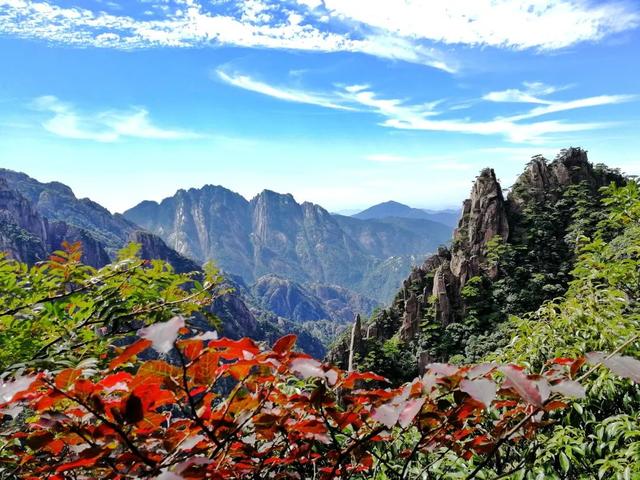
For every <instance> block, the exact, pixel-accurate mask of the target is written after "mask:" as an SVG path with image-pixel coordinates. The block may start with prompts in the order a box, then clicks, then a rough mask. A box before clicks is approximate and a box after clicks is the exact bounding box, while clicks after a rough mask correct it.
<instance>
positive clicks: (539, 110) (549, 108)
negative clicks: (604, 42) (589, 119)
mask: <svg viewBox="0 0 640 480" xmlns="http://www.w3.org/2000/svg"><path fill="white" fill-rule="evenodd" d="M637 98H638V97H637V95H599V96H597V97H588V98H580V99H578V100H569V101H566V102H549V103H548V104H547V105H546V106H544V107H536V108H534V109H532V110H531V111H529V112H527V113H523V114H522V115H515V116H513V117H509V119H510V120H514V121H515V120H524V119H526V118H533V117H539V116H541V115H547V114H549V113H557V112H564V111H566V110H575V109H576V108H586V107H597V106H601V105H613V104H616V103H625V102H631V101H633V100H636V99H637Z"/></svg>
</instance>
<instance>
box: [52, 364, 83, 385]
mask: <svg viewBox="0 0 640 480" xmlns="http://www.w3.org/2000/svg"><path fill="white" fill-rule="evenodd" d="M81 373H82V370H76V369H74V368H67V369H65V370H62V371H61V372H60V373H59V374H58V375H56V381H55V384H56V387H58V388H59V389H60V390H67V389H68V388H69V387H71V386H72V385H73V384H74V383H75V381H76V380H77V379H78V378H79V377H80V374H81Z"/></svg>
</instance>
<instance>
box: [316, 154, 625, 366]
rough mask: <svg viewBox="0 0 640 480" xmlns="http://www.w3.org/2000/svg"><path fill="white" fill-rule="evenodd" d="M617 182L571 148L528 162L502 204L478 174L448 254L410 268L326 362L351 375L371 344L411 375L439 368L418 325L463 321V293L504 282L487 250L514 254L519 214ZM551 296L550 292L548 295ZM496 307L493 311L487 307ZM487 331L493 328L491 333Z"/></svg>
mask: <svg viewBox="0 0 640 480" xmlns="http://www.w3.org/2000/svg"><path fill="white" fill-rule="evenodd" d="M622 181H623V177H622V176H621V175H620V174H619V173H618V172H617V171H614V170H610V169H607V168H606V167H604V166H602V165H596V166H594V165H592V164H591V163H589V161H588V159H587V153H586V152H585V151H584V150H582V149H579V148H569V149H566V150H563V151H562V152H561V153H560V154H559V155H558V157H556V159H555V160H554V161H552V162H549V161H547V160H546V159H544V158H543V157H541V156H536V157H533V158H532V160H531V161H530V162H529V164H528V165H527V167H526V169H525V171H524V173H523V174H522V175H520V177H519V178H518V179H517V180H516V182H515V184H514V185H513V187H512V188H511V189H510V192H509V194H508V196H507V198H505V197H504V196H503V189H502V187H501V185H500V183H499V182H498V180H497V179H496V175H495V172H494V171H493V170H492V169H490V168H486V169H484V170H482V171H481V172H480V175H479V176H478V177H477V178H476V181H475V183H474V185H473V188H472V190H471V194H470V197H469V198H468V199H467V200H465V201H464V203H463V208H462V217H461V219H460V221H459V224H458V227H457V228H456V230H455V231H454V234H453V241H452V244H451V248H445V247H441V248H440V249H438V252H437V253H436V254H435V255H432V256H430V257H429V258H427V259H426V260H425V261H424V263H423V264H422V265H421V266H419V267H416V268H414V269H413V270H412V272H411V274H410V275H409V277H408V278H406V279H405V281H404V282H403V286H402V288H401V289H400V291H399V292H398V293H397V294H396V296H395V298H394V300H393V302H392V304H391V306H390V307H389V308H386V309H384V310H382V311H380V312H378V313H377V314H376V315H375V316H374V317H373V318H371V319H370V321H368V322H366V321H361V320H360V319H358V320H357V321H356V322H355V323H354V324H353V326H352V328H351V329H350V332H349V333H350V334H349V335H344V336H343V337H341V338H340V339H339V340H338V341H337V342H336V343H335V344H334V346H333V348H332V350H331V351H330V353H329V357H330V359H331V360H332V361H334V362H336V363H338V364H341V365H343V366H345V367H346V366H349V365H350V366H351V367H353V368H355V367H356V363H357V362H356V361H354V358H359V359H362V358H364V357H365V356H366V355H367V353H368V352H369V351H370V349H371V348H372V346H373V345H374V344H376V342H377V343H380V342H385V341H387V340H389V339H391V338H394V337H395V338H398V339H399V340H400V341H401V342H402V343H403V344H405V345H406V346H407V347H406V348H408V349H410V350H411V351H412V352H413V355H414V359H415V365H416V367H420V366H421V365H424V364H425V363H427V362H430V361H434V360H446V358H434V356H433V355H432V354H430V353H429V346H430V345H428V342H429V340H425V338H423V336H422V333H421V329H422V328H423V325H424V324H425V322H427V323H430V324H435V325H437V326H439V327H441V328H443V329H446V328H447V327H448V326H449V325H451V324H457V323H459V322H462V321H464V319H465V318H466V317H467V316H468V314H469V310H470V308H471V307H472V305H471V304H470V300H469V299H468V296H467V295H465V292H464V289H465V286H467V285H468V284H470V280H471V279H481V280H482V281H484V282H487V284H488V285H492V284H496V282H499V281H500V280H501V279H502V278H503V276H504V275H506V274H505V273H503V272H501V270H500V268H499V267H498V265H499V261H498V262H496V261H495V260H494V259H492V260H490V259H489V258H488V254H489V250H490V249H491V248H495V245H494V246H493V247H491V248H490V244H491V243H493V244H496V243H497V244H498V245H505V246H506V247H509V248H513V249H515V250H517V249H518V248H521V247H523V246H525V245H526V242H527V241H530V240H531V231H530V230H529V229H530V228H531V226H530V225H529V224H528V223H527V217H526V214H525V210H527V209H528V208H530V207H531V205H532V204H535V205H538V206H539V207H540V208H546V207H545V206H548V205H554V204H558V205H559V204H560V203H561V201H562V198H563V195H564V193H565V192H566V191H567V190H568V189H569V188H572V187H577V186H580V187H582V188H584V190H585V191H586V192H587V195H589V196H590V197H591V198H593V199H595V200H594V201H596V202H597V198H598V195H599V194H598V189H599V188H600V187H602V186H605V185H608V184H609V183H611V182H617V183H621V182H622ZM559 228H560V229H561V233H560V235H561V237H563V236H566V234H567V230H568V223H567V224H566V225H562V226H560V227H559ZM563 229H564V230H563ZM550 248H553V246H551V247H550ZM552 268H553V267H552ZM557 269H560V266H558V267H557ZM552 273H556V274H557V273H558V272H552ZM558 277H561V275H558ZM477 283H478V282H476V283H474V286H475V284H477ZM559 288H561V287H559ZM557 293H558V292H557V291H553V290H551V289H550V295H555V294H557ZM541 300H544V299H541ZM496 306H498V307H499V305H494V306H493V307H494V308H496ZM504 313H505V312H499V314H504ZM487 328H488V329H491V328H495V325H493V326H491V325H489V326H487ZM425 342H426V344H425Z"/></svg>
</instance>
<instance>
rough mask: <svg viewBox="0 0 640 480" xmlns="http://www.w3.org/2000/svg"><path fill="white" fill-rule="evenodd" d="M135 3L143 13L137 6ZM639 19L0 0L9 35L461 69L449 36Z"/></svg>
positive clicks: (505, 0)
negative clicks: (350, 56)
mask: <svg viewBox="0 0 640 480" xmlns="http://www.w3.org/2000/svg"><path fill="white" fill-rule="evenodd" d="M116 7H118V8H116ZM129 7H133V8H132V9H131V10H130V9H129ZM105 9H106V10H107V11H105ZM136 9H143V14H138V15H136V14H134V13H133V12H135V10H136ZM504 19H509V21H504ZM639 23H640V14H639V13H638V8H637V6H634V5H633V4H632V3H628V2H623V1H617V2H608V3H606V4H601V5H596V4H591V3H588V2H584V1H582V0H451V1H449V2H446V3H445V2H429V1H424V2H417V1H410V0H386V1H384V2H372V1H371V0H349V1H344V0H324V2H322V1H319V0H297V2H296V1H292V2H282V1H280V0H239V1H235V2H226V3H225V5H224V7H223V6H221V2H204V1H202V0H166V1H163V2H149V1H148V0H137V1H132V2H127V9H124V8H120V7H119V6H117V5H115V6H114V5H112V3H111V2H103V3H99V4H97V6H96V7H95V8H93V9H90V8H80V7H69V6H62V5H61V4H60V3H58V2H57V1H35V0H0V34H2V35H5V36H12V37H19V38H37V39H42V40H45V41H48V42H55V43H60V44H67V45H74V46H82V47H87V46H93V47H101V48H117V49H140V48H150V47H153V48H156V47H164V48H184V47H193V46H199V47H201V46H220V45H233V46H241V47H250V48H269V49H284V50H299V51H309V52H353V53H361V54H366V55H371V56H375V57H379V58H384V59H390V60H399V61H405V62H411V63H417V64H423V65H428V66H431V67H433V68H437V69H440V70H444V71H446V72H455V71H456V70H457V69H458V68H459V66H458V65H457V62H456V61H455V60H454V59H453V58H452V55H451V54H449V53H443V51H442V48H441V47H446V46H448V45H465V46H492V47H498V48H509V49H519V50H522V49H529V48H533V49H538V50H556V49H560V48H565V47H568V46H571V45H575V44H576V43H580V42H585V41H598V40H601V39H602V38H604V37H606V36H608V35H612V34H615V33H618V32H623V31H627V30H630V29H633V28H636V27H637V26H638V24H639ZM541 32H544V34H541Z"/></svg>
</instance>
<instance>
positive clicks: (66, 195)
mask: <svg viewBox="0 0 640 480" xmlns="http://www.w3.org/2000/svg"><path fill="white" fill-rule="evenodd" d="M0 178H2V179H4V180H5V182H6V183H7V185H8V186H9V188H11V189H12V190H14V191H17V192H20V194H21V195H22V196H23V197H24V198H26V199H27V200H28V201H29V202H30V204H31V205H32V207H33V208H34V209H35V210H36V211H37V212H38V213H39V214H40V215H41V216H42V217H44V218H46V219H47V220H48V221H49V222H55V221H58V222H64V223H66V224H68V225H70V226H73V227H75V228H78V229H82V230H84V231H86V232H90V233H91V236H92V237H93V238H94V239H95V240H96V241H98V242H100V244H101V245H103V246H104V248H105V249H106V250H107V252H108V253H109V255H113V253H115V251H116V250H118V249H119V248H121V247H122V245H124V244H125V243H126V241H127V238H128V236H129V234H130V233H131V232H132V231H134V230H138V229H139V227H138V226H137V225H135V224H133V223H131V222H129V221H127V220H125V219H124V218H123V217H122V215H118V214H115V215H113V214H111V213H110V212H109V211H108V210H107V209H106V208H104V207H102V206H101V205H99V204H97V203H95V202H93V201H91V200H89V199H88V198H82V199H78V198H76V196H75V195H74V193H73V191H72V190H71V189H70V188H69V187H68V186H66V185H64V184H62V183H59V182H49V183H42V182H39V181H37V180H35V179H33V178H31V177H29V176H28V175H26V174H24V173H20V172H14V171H12V170H6V169H0Z"/></svg>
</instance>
